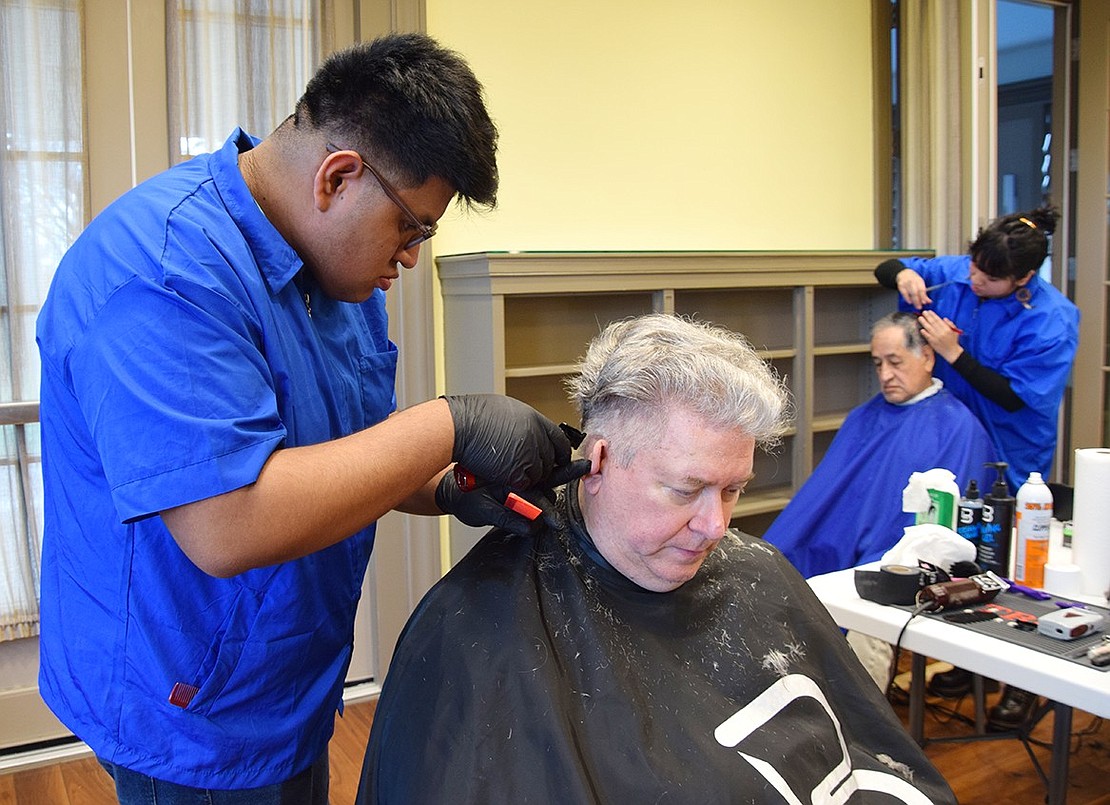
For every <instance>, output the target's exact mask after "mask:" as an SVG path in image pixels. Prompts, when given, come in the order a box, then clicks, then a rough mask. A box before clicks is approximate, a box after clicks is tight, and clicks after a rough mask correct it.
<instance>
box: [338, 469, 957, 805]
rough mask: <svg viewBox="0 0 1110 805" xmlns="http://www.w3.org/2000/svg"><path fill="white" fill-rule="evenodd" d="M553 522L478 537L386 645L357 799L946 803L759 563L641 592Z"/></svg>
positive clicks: (804, 610) (812, 617)
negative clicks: (521, 533)
mask: <svg viewBox="0 0 1110 805" xmlns="http://www.w3.org/2000/svg"><path fill="white" fill-rule="evenodd" d="M569 490H570V491H569V493H568V495H566V496H565V497H564V498H563V500H562V501H561V506H562V508H563V514H564V517H566V519H567V522H568V524H569V525H568V526H567V527H566V528H565V529H563V530H561V531H544V532H543V533H540V534H539V535H537V536H534V537H529V538H521V537H515V536H512V535H509V534H506V533H504V532H500V531H493V532H491V533H490V534H488V535H487V536H486V537H485V538H483V539H482V540H481V541H480V542H479V543H478V544H477V545H476V546H475V547H474V549H473V550H472V551H471V552H470V553H469V554H467V556H466V557H465V558H464V559H463V560H462V561H461V562H460V563H459V564H458V565H457V566H456V567H455V568H453V569H452V570H451V571H450V572H449V573H448V574H447V575H446V576H445V577H444V578H443V579H442V580H441V581H440V582H439V583H438V584H437V585H436V586H435V587H434V588H432V590H430V591H429V592H428V594H427V595H426V596H425V598H424V599H423V601H421V603H420V604H419V606H418V607H417V609H416V611H415V612H414V613H413V615H412V617H411V618H410V620H409V622H408V624H407V625H406V627H405V629H404V632H403V633H402V635H401V639H400V641H399V643H398V646H397V649H396V652H395V654H394V655H393V660H392V663H391V665H390V669H389V673H388V675H387V677H386V679H385V683H384V686H383V690H382V695H381V698H380V700H379V703H378V707H377V711H376V712H375V715H374V721H373V727H372V730H371V733H370V742H369V746H368V748H367V754H366V760H365V765H364V767H363V776H362V784H361V786H360V791H359V797H358V802H360V803H406V805H407V804H408V803H440V802H450V803H483V805H485V804H486V803H509V802H511V803H595V802H596V803H622V804H623V803H666V802H675V803H694V802H696V803H726V802H728V803H732V802H735V803H783V802H803V803H809V802H845V803H899V802H906V803H927V802H944V803H954V802H955V801H956V800H955V797H954V796H953V794H952V792H951V790H950V789H949V788H948V786H947V785H946V784H945V782H944V780H943V779H942V778H941V777H940V775H939V774H938V773H937V771H936V769H935V768H934V767H933V766H932V765H931V764H930V763H929V761H928V760H927V759H926V758H925V756H924V754H923V753H922V751H921V749H920V748H919V747H918V746H917V745H916V744H915V743H914V742H913V741H912V740H911V739H910V737H909V735H908V733H907V732H906V731H905V729H904V728H903V726H902V724H901V722H900V721H899V720H898V718H897V717H896V715H895V714H894V712H893V710H892V709H891V708H890V706H889V704H888V703H887V701H886V700H885V699H884V698H883V696H882V694H881V693H880V691H879V689H878V688H877V687H876V685H875V683H874V682H873V681H872V680H871V678H870V677H869V676H868V675H867V672H866V671H865V670H864V669H863V667H862V666H861V665H860V663H859V662H858V660H856V658H855V655H854V654H852V652H851V650H850V649H849V647H848V645H847V642H846V641H845V639H844V637H843V635H842V633H841V632H840V630H839V629H838V628H837V627H836V624H835V623H834V622H833V621H832V619H831V618H830V616H829V615H828V613H827V612H826V610H825V608H824V607H823V606H822V605H821V603H820V602H819V601H818V600H817V599H816V597H815V596H814V595H813V593H812V592H811V591H810V588H809V586H808V585H807V584H806V583H805V581H804V579H803V578H802V577H801V576H800V575H799V574H798V572H797V571H796V570H795V569H794V568H793V567H792V566H791V565H790V564H789V563H788V562H787V561H786V560H785V559H784V558H783V557H782V555H781V554H780V553H779V552H778V550H777V549H775V548H773V547H772V546H770V545H768V544H767V543H765V542H763V541H762V540H758V539H755V538H753V537H749V536H747V535H743V534H737V533H730V534H729V535H728V536H726V537H725V539H724V540H723V541H722V542H721V544H720V546H719V547H718V549H717V550H716V551H715V552H714V553H712V554H711V555H710V557H709V559H707V560H706V562H705V564H704V565H703V566H702V569H701V570H700V571H699V573H698V574H697V576H695V577H694V579H692V580H691V581H689V582H687V583H686V584H684V585H683V586H682V587H680V588H678V589H677V590H675V591H673V592H669V593H654V592H649V591H646V590H644V589H643V588H641V587H639V586H637V585H635V584H633V583H632V582H630V581H628V580H627V579H626V578H625V577H624V576H622V575H620V574H619V573H617V572H616V571H615V570H613V568H612V567H611V566H609V565H608V563H606V562H605V560H604V559H603V558H602V557H601V556H600V555H599V554H598V553H597V550H596V548H594V547H593V544H592V542H591V540H590V538H589V536H588V535H587V534H586V532H585V529H584V527H583V526H582V524H581V520H580V515H579V513H578V511H577V506H576V505H574V503H575V495H576V492H577V489H576V485H575V484H572V485H571V486H570V487H569Z"/></svg>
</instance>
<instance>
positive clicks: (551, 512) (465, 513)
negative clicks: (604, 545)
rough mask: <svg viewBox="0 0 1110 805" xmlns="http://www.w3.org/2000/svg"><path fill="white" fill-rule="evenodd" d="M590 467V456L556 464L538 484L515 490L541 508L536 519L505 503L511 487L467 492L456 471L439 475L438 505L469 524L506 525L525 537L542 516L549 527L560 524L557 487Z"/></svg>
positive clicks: (504, 527)
mask: <svg viewBox="0 0 1110 805" xmlns="http://www.w3.org/2000/svg"><path fill="white" fill-rule="evenodd" d="M589 471H590V461H589V459H578V460H577V461H572V462H570V463H569V464H564V465H563V466H561V467H558V468H556V470H555V472H553V473H552V474H551V477H550V478H548V479H546V480H545V481H543V482H541V484H540V485H539V486H536V487H534V488H533V489H528V490H524V491H520V492H517V493H516V494H518V495H520V496H521V497H522V498H524V499H525V500H527V501H528V502H529V503H531V504H532V505H534V506H536V507H538V508H539V509H540V512H541V514H540V517H538V518H536V519H535V520H529V519H528V518H527V517H524V516H522V515H520V514H517V513H516V512H514V511H512V510H510V509H507V508H506V507H505V498H506V497H508V494H509V492H510V491H511V490H510V489H509V488H508V487H506V486H500V485H486V486H482V487H479V488H478V489H474V490H473V491H470V492H464V491H462V489H460V488H459V484H458V482H457V481H456V480H455V475H454V473H453V472H448V473H447V474H446V475H444V476H443V478H442V479H440V482H439V485H438V486H437V487H436V505H437V506H439V509H440V511H442V512H443V513H444V514H451V515H454V516H455V517H456V518H457V519H459V520H461V521H462V522H464V523H466V524H467V525H469V526H474V527H476V528H481V527H482V526H493V527H494V528H503V529H505V530H506V531H510V532H512V533H513V534H516V535H517V536H522V537H523V536H527V535H528V534H530V533H531V532H532V531H534V530H536V529H537V528H538V527H539V523H540V521H541V520H542V521H543V523H544V524H546V525H547V526H548V527H550V528H555V529H557V528H559V527H560V525H561V521H560V518H559V515H558V512H557V511H556V509H555V502H554V501H555V493H554V490H555V487H558V486H562V485H563V484H565V483H567V482H569V481H571V480H573V479H574V478H580V477H581V476H583V475H585V474H586V473H588V472H589Z"/></svg>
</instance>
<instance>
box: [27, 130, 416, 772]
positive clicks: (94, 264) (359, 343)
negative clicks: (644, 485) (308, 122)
mask: <svg viewBox="0 0 1110 805" xmlns="http://www.w3.org/2000/svg"><path fill="white" fill-rule="evenodd" d="M257 142H258V141H257V140H255V139H253V138H251V137H249V136H248V135H247V134H245V133H244V132H242V131H241V130H236V131H235V132H234V133H233V134H232V135H231V137H230V138H229V139H228V140H227V142H226V143H225V144H224V146H223V148H222V149H221V150H220V151H218V152H216V153H214V154H210V155H206V156H198V157H196V158H194V159H191V160H189V161H188V162H185V163H183V164H181V165H178V166H176V167H174V168H172V169H170V170H168V171H166V172H165V173H162V174H160V175H158V176H156V177H154V178H152V179H150V180H148V181H146V182H144V183H142V184H141V185H139V186H138V187H136V188H134V189H133V190H131V191H130V192H128V193H127V194H125V195H124V196H122V197H121V198H120V199H118V200H117V201H116V202H115V203H113V204H112V205H111V206H109V207H108V208H107V209H106V210H105V211H104V212H103V213H102V214H101V215H99V216H98V217H97V218H96V219H95V220H94V221H93V222H92V223H91V224H90V225H89V226H88V228H87V229H86V230H85V232H84V233H82V235H81V236H80V237H79V238H78V239H77V241H76V242H75V243H74V245H73V247H72V248H71V249H70V250H69V252H68V253H67V254H66V255H65V257H64V258H63V260H62V262H61V264H60V265H59V267H58V271H57V274H56V276H55V278H54V281H53V285H52V287H51V290H50V293H49V295H48V298H47V300H46V303H45V304H44V305H43V308H42V312H41V314H40V316H39V319H38V343H39V349H40V352H41V356H42V391H41V406H42V407H41V416H42V442H43V444H42V447H43V478H44V485H45V499H46V515H45V535H44V542H43V559H42V635H41V671H40V690H41V693H42V696H43V698H44V699H45V700H46V702H47V704H49V705H50V707H51V709H52V710H53V711H54V712H55V713H56V714H57V715H58V717H59V718H60V719H61V720H62V722H63V723H65V724H66V725H67V726H68V727H69V728H70V729H72V730H73V731H74V733H75V734H76V735H77V736H78V737H80V738H81V739H82V740H84V741H85V742H86V743H88V744H89V746H90V747H91V748H92V749H93V751H95V752H96V754H97V755H99V756H100V757H102V758H105V759H106V760H109V761H111V762H113V763H116V764H120V765H122V766H125V767H127V768H129V769H132V770H134V771H137V772H141V773H144V774H147V775H151V776H154V777H158V778H161V779H165V780H169V781H172V782H175V783H180V784H183V785H189V786H195V787H205V788H250V787H255V786H262V785H269V784H272V783H276V782H279V781H282V780H285V779H287V778H289V777H291V776H292V775H294V774H296V773H298V772H300V771H302V770H303V769H305V768H307V767H308V766H309V765H310V764H311V763H312V762H313V760H315V759H316V758H317V757H318V756H319V755H320V753H321V752H322V751H323V750H324V749H325V747H326V745H327V742H328V739H329V738H330V736H331V734H332V730H333V727H334V718H335V713H336V710H337V708H338V707H340V706H341V703H342V701H341V694H342V688H343V682H344V677H345V675H346V670H347V667H348V664H349V662H350V657H351V646H352V640H353V633H354V616H355V608H356V605H357V603H358V598H359V594H360V590H361V584H362V579H363V577H364V574H365V570H366V566H367V563H368V561H369V557H370V550H371V548H372V546H373V539H374V529H373V527H370V528H367V529H365V530H363V531H361V532H359V533H358V534H356V535H354V536H352V537H350V538H348V539H346V540H344V541H342V542H340V543H338V544H336V545H333V546H331V547H330V548H327V549H325V550H322V551H319V552H317V553H315V554H312V555H310V556H307V557H304V558H303V559H298V560H296V561H291V562H285V563H283V564H279V565H275V566H271V567H264V568H258V569H255V570H251V571H248V572H245V573H242V574H240V575H238V576H235V577H233V578H227V579H222V578H213V577H212V576H209V575H207V574H205V573H203V572H202V571H200V570H199V569H198V568H197V567H196V566H195V565H193V564H192V562H190V561H189V559H188V558H187V557H186V556H185V554H184V553H183V552H182V551H181V549H180V548H179V547H178V545H177V543H176V542H175V541H174V539H173V537H172V536H171V535H170V533H169V531H168V530H167V529H166V527H165V525H164V524H163V522H162V519H161V517H159V516H158V512H160V511H163V510H166V509H169V508H172V507H175V506H180V505H182V504H186V503H190V502H193V501H197V500H201V499H204V498H208V497H211V496H214V495H219V494H222V493H225V492H229V491H231V490H234V489H237V488H240V487H243V486H245V485H247V484H250V483H252V482H254V481H255V480H256V479H257V477H258V475H259V472H260V471H261V469H262V466H263V464H264V463H265V461H266V460H267V458H268V457H269V456H270V455H271V454H272V453H273V452H274V451H275V450H277V449H279V448H281V447H293V446H297V445H308V444H314V443H319V442H324V441H327V440H330V439H335V438H337V437H341V436H344V435H347V434H350V433H353V432H355V431H358V430H361V429H363V428H366V427H369V426H370V425H373V424H375V423H376V422H380V421H381V420H383V419H384V418H385V417H386V416H388V415H389V414H390V412H392V411H393V410H394V408H395V405H396V402H395V396H394V379H395V375H396V366H397V351H396V347H395V345H394V344H393V343H391V342H390V341H389V338H388V335H387V321H386V313H385V299H384V294H383V293H382V292H381V291H375V292H374V294H373V296H371V298H370V299H369V300H367V301H366V302H364V303H361V304H353V303H344V302H337V301H334V300H330V299H328V298H326V297H324V296H323V294H319V293H317V294H316V295H315V296H313V297H312V298H311V315H310V312H309V310H308V307H307V306H306V303H305V299H304V296H303V295H302V291H301V290H300V289H299V288H298V287H297V284H296V283H295V282H294V277H295V276H296V275H297V273H298V272H299V271H300V269H301V267H302V262H301V259H300V258H299V257H298V256H297V254H296V253H295V252H294V251H293V248H292V247H291V246H290V245H289V244H288V243H287V242H286V241H285V240H284V239H283V238H282V237H281V235H280V234H279V233H278V231H277V230H276V229H275V228H274V227H273V225H272V224H271V223H270V222H269V221H268V220H267V218H266V217H265V215H263V213H262V211H261V209H260V208H259V207H258V205H257V204H256V203H255V201H254V198H253V197H252V196H251V193H250V191H249V190H248V188H247V185H246V183H245V182H244V180H243V177H242V174H241V173H240V172H239V168H238V156H239V153H240V152H242V151H246V150H249V149H250V148H252V147H253V146H254V145H255V144H256V143H257ZM175 686H176V689H177V695H175V696H174V698H175V700H176V701H177V702H178V704H174V703H171V701H170V697H171V694H172V693H174V690H175ZM188 686H191V687H192V688H196V693H195V695H192V697H191V698H190V696H189V691H190V690H191V688H190V687H188Z"/></svg>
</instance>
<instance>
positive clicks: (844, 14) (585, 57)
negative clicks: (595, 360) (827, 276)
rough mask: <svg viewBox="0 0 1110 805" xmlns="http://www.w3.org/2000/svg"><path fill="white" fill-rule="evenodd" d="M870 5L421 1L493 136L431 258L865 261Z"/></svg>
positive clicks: (736, 0) (824, 1)
mask: <svg viewBox="0 0 1110 805" xmlns="http://www.w3.org/2000/svg"><path fill="white" fill-rule="evenodd" d="M870 5H871V4H870V0H837V2H828V0H792V2H790V3H775V2H756V1H755V0H744V1H740V0H568V1H564V2H538V1H537V0H427V26H428V32H429V33H430V34H431V35H433V36H435V37H437V38H438V39H440V40H441V41H442V42H443V43H444V44H446V45H448V46H449V47H452V48H454V49H456V50H458V51H460V52H461V53H462V54H463V55H464V56H465V57H466V58H467V59H468V60H469V61H470V63H471V65H472V66H473V67H474V70H475V72H476V73H477V74H478V77H479V78H480V79H481V80H482V82H483V83H484V84H485V87H486V90H487V94H488V100H489V105H490V108H491V111H492V113H493V115H494V117H495V119H496V121H497V123H498V125H499V127H500V130H501V149H500V158H499V165H500V169H501V175H502V185H501V188H502V189H501V194H500V203H499V206H498V209H497V210H495V211H494V212H493V213H490V214H487V215H484V216H475V215H473V214H470V215H466V214H463V213H459V212H455V211H449V213H448V217H447V218H445V220H444V222H443V224H442V225H441V229H440V233H441V234H439V235H437V237H436V244H435V250H436V253H437V254H452V253H460V252H470V251H486V250H582V249H635V250H655V249H858V248H871V247H872V245H873V238H874V235H873V231H872V230H873V225H872V206H873V198H872V196H873V190H872V158H873V154H872V105H871V16H870Z"/></svg>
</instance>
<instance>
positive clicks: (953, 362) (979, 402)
mask: <svg viewBox="0 0 1110 805" xmlns="http://www.w3.org/2000/svg"><path fill="white" fill-rule="evenodd" d="M1058 217H1059V215H1058V213H1057V212H1056V210H1055V209H1054V208H1052V207H1051V206H1047V207H1041V208H1038V209H1036V210H1032V211H1030V212H1023V213H1014V214H1012V215H1006V216H1003V217H1001V218H998V219H996V220H995V221H994V222H992V223H991V224H990V225H989V226H987V227H986V228H985V229H982V230H980V231H979V235H978V236H977V237H976V239H975V240H974V241H973V242H972V243H971V245H970V248H969V251H968V254H964V255H945V256H940V257H934V258H921V257H911V258H903V259H900V260H893V259H892V260H887V261H885V262H883V263H881V264H880V265H879V266H878V267H877V268H876V269H875V277H876V278H877V279H878V280H879V282H880V283H881V284H882V285H885V286H886V287H888V288H896V289H897V290H898V293H899V294H900V295H901V297H902V299H901V307H902V308H903V309H904V310H918V311H921V319H920V320H921V331H922V333H923V334H924V336H925V340H926V341H928V342H929V345H930V346H931V347H932V348H933V350H934V351H935V352H936V354H937V355H938V356H940V357H941V358H942V359H943V360H940V361H937V365H936V368H935V369H934V375H935V376H936V377H939V378H940V379H941V380H943V381H944V387H945V388H946V389H948V390H949V391H951V392H952V393H953V394H954V395H955V396H956V397H958V398H959V399H960V400H961V401H962V402H963V403H964V404H965V405H967V406H968V408H970V409H971V410H972V411H973V412H974V413H975V415H976V416H977V417H978V418H979V420H980V421H981V422H982V423H983V427H985V428H986V429H987V432H988V433H989V434H990V437H991V441H992V442H993V443H994V445H995V448H996V449H997V451H998V454H999V459H1000V460H1002V461H1005V462H1006V463H1007V464H1008V465H1009V468H1008V470H1007V473H1006V479H1007V481H1008V482H1009V484H1010V489H1011V492H1012V491H1014V490H1016V489H1017V488H1018V487H1019V486H1021V484H1022V483H1023V482H1024V481H1025V479H1026V478H1027V477H1028V475H1029V473H1030V472H1034V471H1035V472H1039V473H1041V474H1042V475H1044V476H1045V477H1046V478H1047V477H1049V475H1050V474H1051V469H1052V455H1053V452H1054V451H1055V448H1056V424H1057V422H1056V421H1057V415H1058V413H1059V409H1060V401H1061V399H1062V398H1063V395H1064V388H1065V387H1066V386H1067V381H1068V375H1069V373H1070V372H1071V366H1072V361H1073V360H1074V358H1075V350H1076V346H1077V344H1078V341H1079V310H1078V309H1077V308H1076V306H1075V305H1074V304H1073V303H1072V302H1071V301H1070V300H1068V299H1067V298H1066V297H1065V296H1064V295H1063V294H1061V293H1060V292H1059V291H1058V290H1057V289H1056V288H1054V287H1053V286H1052V285H1051V284H1049V283H1048V282H1046V281H1045V280H1043V279H1042V278H1041V277H1040V276H1038V274H1037V270H1038V268H1039V267H1040V266H1041V264H1042V263H1043V262H1044V259H1045V257H1046V256H1047V254H1048V236H1049V235H1051V234H1052V232H1053V231H1054V230H1055V227H1056V221H1057V219H1058Z"/></svg>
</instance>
